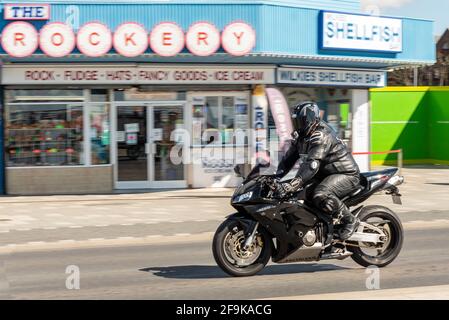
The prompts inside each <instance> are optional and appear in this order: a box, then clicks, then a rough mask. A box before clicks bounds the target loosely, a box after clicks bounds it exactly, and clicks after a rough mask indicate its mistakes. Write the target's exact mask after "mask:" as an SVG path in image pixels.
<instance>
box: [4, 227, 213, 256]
mask: <svg viewBox="0 0 449 320" xmlns="http://www.w3.org/2000/svg"><path fill="white" fill-rule="evenodd" d="M213 236H214V233H213V232H205V233H199V234H193V235H189V236H162V235H149V236H146V237H139V238H137V237H136V238H133V237H123V238H125V239H123V238H116V239H102V238H97V239H89V240H79V241H74V242H63V243H60V242H43V241H41V242H32V243H31V244H30V243H23V244H8V245H5V246H0V253H11V252H35V251H49V250H68V249H81V248H85V249H88V248H99V247H111V246H135V245H158V244H173V243H195V242H204V241H207V242H210V241H212V238H213Z"/></svg>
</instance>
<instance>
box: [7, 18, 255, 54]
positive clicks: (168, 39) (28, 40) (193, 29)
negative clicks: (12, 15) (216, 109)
mask: <svg viewBox="0 0 449 320" xmlns="http://www.w3.org/2000/svg"><path fill="white" fill-rule="evenodd" d="M1 45H2V48H3V50H4V51H5V52H6V53H7V54H8V55H10V56H12V57H16V58H22V57H27V56H30V55H32V54H33V53H35V51H36V50H37V48H38V45H39V46H40V49H41V50H42V51H43V52H44V53H45V54H46V55H47V56H49V57H56V58H59V57H64V56H67V55H70V54H71V53H73V51H74V50H75V48H78V50H79V51H80V52H81V53H82V54H84V55H85V56H87V57H94V58H96V57H102V56H104V55H106V54H114V53H116V54H119V55H122V56H124V57H137V56H139V55H142V54H145V53H147V54H156V55H159V56H163V57H172V56H176V55H177V54H179V53H181V52H183V51H188V52H190V53H191V54H193V55H195V56H200V57H206V56H210V55H213V54H215V53H217V52H218V51H220V48H222V51H223V52H225V53H227V54H230V55H233V56H244V55H246V54H249V53H250V52H251V51H252V50H253V48H254V46H255V45H256V32H255V30H254V29H253V28H252V27H251V26H250V25H249V24H247V23H246V22H243V21H235V22H231V23H229V24H228V25H226V26H225V27H224V29H223V30H222V32H221V33H220V30H219V29H218V28H217V27H216V26H215V25H214V24H212V23H210V22H196V23H193V24H192V25H191V26H190V27H189V28H188V29H187V32H184V31H183V29H182V28H181V27H180V26H178V25H177V24H176V23H174V22H162V23H159V24H157V25H155V26H154V27H153V29H152V30H146V29H145V27H144V26H142V25H141V24H139V23H135V22H126V23H122V24H120V25H118V26H117V27H116V28H115V30H113V31H112V30H111V29H110V28H109V27H108V26H107V25H105V24H103V23H101V22H88V23H86V24H84V25H83V26H81V28H80V29H79V30H78V32H77V33H76V34H75V32H74V31H73V30H72V27H71V26H69V25H67V24H65V23H63V22H51V23H47V24H45V25H44V26H43V27H42V28H41V29H40V30H39V32H38V30H36V28H35V27H34V25H33V24H31V23H29V22H26V21H14V22H11V23H9V24H7V25H6V27H5V28H4V29H3V31H2V41H1ZM112 49H114V51H112Z"/></svg>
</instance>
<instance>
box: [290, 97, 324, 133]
mask: <svg viewBox="0 0 449 320" xmlns="http://www.w3.org/2000/svg"><path fill="white" fill-rule="evenodd" d="M292 120H293V126H294V127H295V130H296V132H297V133H298V134H299V136H300V137H307V136H309V135H311V134H312V133H313V132H314V131H315V129H316V127H317V126H318V124H319V122H320V120H321V119H320V108H318V105H317V104H316V103H315V102H312V101H307V102H302V103H300V104H298V105H296V106H295V107H294V108H293V114H292Z"/></svg>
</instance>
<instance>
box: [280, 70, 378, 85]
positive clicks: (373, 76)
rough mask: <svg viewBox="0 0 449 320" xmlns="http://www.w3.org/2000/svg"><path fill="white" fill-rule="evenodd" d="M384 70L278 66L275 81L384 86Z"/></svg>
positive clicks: (299, 83) (306, 83)
mask: <svg viewBox="0 0 449 320" xmlns="http://www.w3.org/2000/svg"><path fill="white" fill-rule="evenodd" d="M386 82H387V76H386V72H385V71H377V70H373V71H371V70H360V69H354V70H353V69H322V68H310V67H309V68H302V67H295V68H278V70H277V83H283V84H296V85H306V86H308V85H310V86H332V87H361V88H370V87H373V88H380V87H385V85H386Z"/></svg>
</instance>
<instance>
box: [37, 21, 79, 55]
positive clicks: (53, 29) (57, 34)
mask: <svg viewBox="0 0 449 320" xmlns="http://www.w3.org/2000/svg"><path fill="white" fill-rule="evenodd" d="M75 42H76V41H75V33H74V32H73V30H72V28H71V27H69V26H68V25H66V24H65V23H62V22H51V23H47V24H46V25H45V26H44V27H43V28H42V29H41V30H40V34H39V44H40V47H41V49H42V51H43V52H44V53H45V54H46V55H47V56H49V57H54V58H59V57H65V56H66V55H68V54H70V53H71V52H72V51H73V49H74V48H75Z"/></svg>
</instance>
